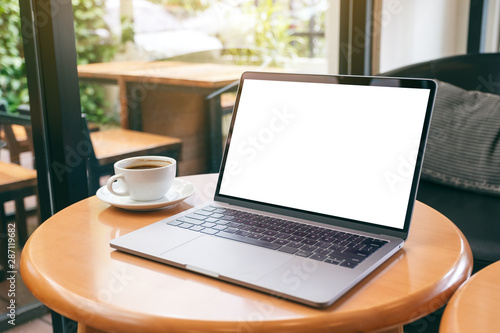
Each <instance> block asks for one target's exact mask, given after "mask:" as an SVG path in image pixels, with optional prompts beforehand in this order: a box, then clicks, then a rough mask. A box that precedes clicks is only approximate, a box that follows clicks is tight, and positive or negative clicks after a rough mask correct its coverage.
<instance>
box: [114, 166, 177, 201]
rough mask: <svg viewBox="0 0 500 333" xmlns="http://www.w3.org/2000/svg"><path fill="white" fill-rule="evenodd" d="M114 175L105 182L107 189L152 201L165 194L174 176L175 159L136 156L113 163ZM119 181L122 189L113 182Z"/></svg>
mask: <svg viewBox="0 0 500 333" xmlns="http://www.w3.org/2000/svg"><path fill="white" fill-rule="evenodd" d="M114 170H115V175H114V176H111V177H110V178H109V179H108V182H107V188H108V191H109V192H110V193H112V194H114V195H117V196H128V197H130V199H132V200H136V201H152V200H157V199H160V198H162V197H163V196H165V194H167V192H168V190H169V189H170V186H172V183H173V181H174V178H175V173H176V161H175V159H173V158H170V157H164V156H138V157H130V158H126V159H123V160H120V161H118V162H116V163H115V164H114ZM115 182H119V183H121V185H122V188H123V189H118V188H116V187H115V186H113V184H114V183H115Z"/></svg>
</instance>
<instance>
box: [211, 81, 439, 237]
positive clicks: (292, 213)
mask: <svg viewBox="0 0 500 333" xmlns="http://www.w3.org/2000/svg"><path fill="white" fill-rule="evenodd" d="M247 79H256V80H274V81H299V82H314V83H327V84H353V85H364V86H367V85H372V86H373V85H376V86H388V87H405V88H418V89H429V90H430V95H429V98H428V103H427V109H426V114H425V118H424V123H423V130H422V134H421V138H420V143H419V149H418V154H417V161H416V165H415V170H414V173H413V178H412V179H413V181H412V186H411V190H410V195H409V198H408V203H407V211H406V216H405V221H404V226H403V228H402V229H397V228H391V227H385V226H380V225H374V224H370V223H365V222H360V221H354V220H349V219H346V218H342V217H337V216H327V215H324V214H319V213H314V212H306V211H302V210H299V209H293V208H286V207H281V206H277V205H273V204H269V203H262V202H256V201H252V200H248V199H242V198H236V197H232V196H228V195H224V194H221V193H220V187H221V182H222V179H223V176H224V172H225V171H226V160H227V154H228V148H229V146H230V144H231V136H232V129H233V126H234V122H235V119H236V116H237V112H238V107H239V101H240V96H241V90H242V88H243V86H244V81H245V80H247ZM436 91H437V84H436V82H435V81H434V80H430V79H417V78H395V77H382V76H356V75H321V74H297V73H277V72H245V73H243V74H242V76H241V78H240V82H239V85H238V90H237V95H236V96H237V98H236V101H235V105H234V109H233V117H232V119H231V124H230V127H229V132H228V136H227V140H226V145H225V149H224V153H223V157H222V161H221V166H220V171H219V177H218V181H217V185H216V189H215V195H214V201H216V202H217V201H219V202H223V203H226V204H230V205H235V206H240V207H244V208H249V209H255V210H260V211H263V212H268V213H273V214H279V215H284V216H289V217H292V218H300V219H304V220H310V221H314V222H318V223H324V224H327V225H331V226H339V227H343V228H348V229H355V230H360V231H363V232H369V233H373V234H381V235H389V236H393V237H398V238H401V239H403V240H406V238H407V237H408V232H409V228H410V222H411V217H412V213H413V208H414V204H415V200H416V194H417V190H418V183H419V180H420V173H421V168H422V161H423V156H424V153H425V144H426V140H427V136H428V132H429V125H430V121H431V116H432V108H433V105H434V100H435V95H436Z"/></svg>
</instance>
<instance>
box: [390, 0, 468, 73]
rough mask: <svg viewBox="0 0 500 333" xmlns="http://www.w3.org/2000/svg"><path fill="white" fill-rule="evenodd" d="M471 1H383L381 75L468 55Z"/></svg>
mask: <svg viewBox="0 0 500 333" xmlns="http://www.w3.org/2000/svg"><path fill="white" fill-rule="evenodd" d="M468 15H469V0H383V3H382V19H381V26H382V27H381V41H380V72H385V71H388V70H391V69H394V68H398V67H401V66H405V65H409V64H413V63H417V62H422V61H426V60H431V59H435V58H441V57H444V56H450V55H455V54H463V53H465V52H466V43H467V29H468Z"/></svg>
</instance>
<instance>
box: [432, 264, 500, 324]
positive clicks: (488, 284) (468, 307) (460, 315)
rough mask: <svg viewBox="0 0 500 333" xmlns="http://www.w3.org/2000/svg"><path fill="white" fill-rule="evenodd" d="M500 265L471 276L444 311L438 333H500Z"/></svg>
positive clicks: (489, 267)
mask: <svg viewBox="0 0 500 333" xmlns="http://www.w3.org/2000/svg"><path fill="white" fill-rule="evenodd" d="M499 308H500V262H496V263H494V264H491V265H489V266H487V267H485V268H483V269H482V270H480V271H479V272H477V273H476V274H474V275H473V276H472V277H471V278H470V279H469V280H468V281H467V282H466V283H464V284H463V285H462V287H460V289H459V290H458V291H457V292H456V293H455V294H454V295H453V297H452V298H451V300H450V302H449V303H448V305H447V306H446V308H445V311H444V314H443V317H442V319H441V325H440V328H439V332H440V333H473V332H500V320H499V313H500V312H499V310H498V309H499Z"/></svg>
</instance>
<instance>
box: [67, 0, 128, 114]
mask: <svg viewBox="0 0 500 333" xmlns="http://www.w3.org/2000/svg"><path fill="white" fill-rule="evenodd" d="M104 14H105V1H104V0H73V15H74V21H75V38H76V53H77V61H78V64H79V65H81V64H88V63H96V62H109V61H111V59H112V58H113V56H114V55H115V53H116V52H117V50H118V47H119V43H118V42H117V41H116V40H115V39H114V38H113V36H112V33H111V31H110V30H109V28H108V27H107V26H106V23H105V22H104V20H103V17H104ZM104 89H105V88H104V87H103V86H102V85H98V84H89V83H80V103H81V106H82V112H84V113H85V114H86V115H87V119H88V120H89V121H91V122H95V123H109V122H115V121H116V120H115V119H114V118H113V117H110V116H108V115H107V114H106V112H105V111H104V110H105V109H106V107H107V106H108V103H107V100H106V98H105V92H104Z"/></svg>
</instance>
